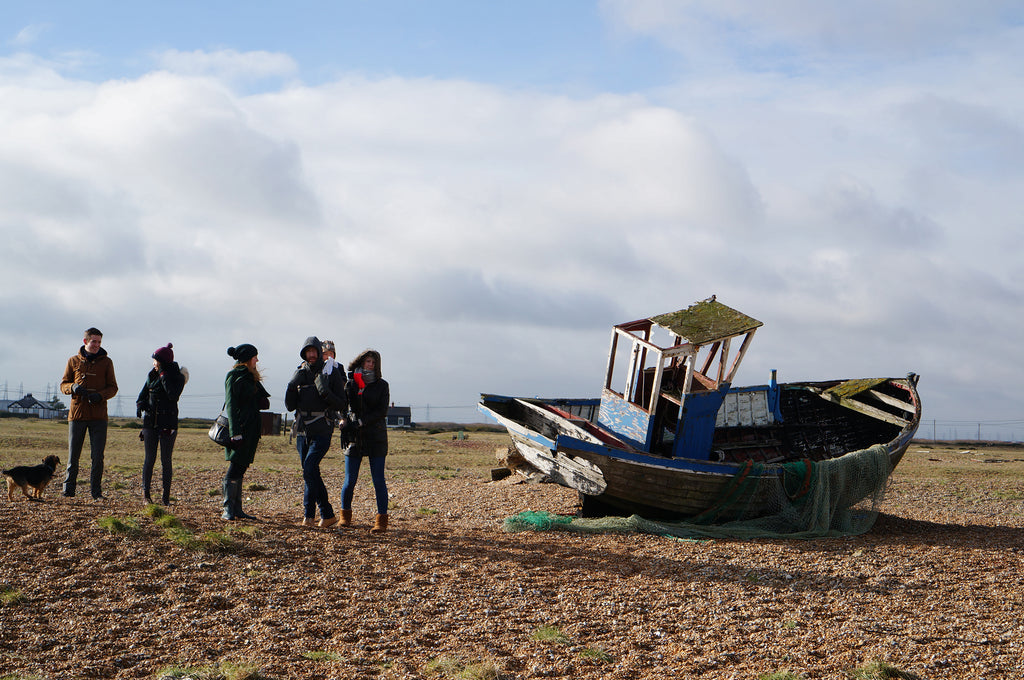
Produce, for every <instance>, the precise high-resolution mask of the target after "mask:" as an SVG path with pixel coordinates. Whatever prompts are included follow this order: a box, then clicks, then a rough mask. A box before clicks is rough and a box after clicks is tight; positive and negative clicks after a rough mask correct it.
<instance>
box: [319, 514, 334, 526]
mask: <svg viewBox="0 0 1024 680" xmlns="http://www.w3.org/2000/svg"><path fill="white" fill-rule="evenodd" d="M337 523H338V516H337V515H335V516H334V517H326V518H323V517H322V518H320V524H319V526H321V527H323V528H325V529H326V528H327V527H333V526H334V525H335V524H337Z"/></svg>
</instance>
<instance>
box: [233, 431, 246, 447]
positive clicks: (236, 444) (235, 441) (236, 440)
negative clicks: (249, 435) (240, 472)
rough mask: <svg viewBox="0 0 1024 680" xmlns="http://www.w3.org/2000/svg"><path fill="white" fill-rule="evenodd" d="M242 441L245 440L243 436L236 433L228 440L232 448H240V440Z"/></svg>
mask: <svg viewBox="0 0 1024 680" xmlns="http://www.w3.org/2000/svg"><path fill="white" fill-rule="evenodd" d="M244 441H245V438H243V437H242V435H240V434H236V435H235V436H234V437H232V438H231V442H230V443H231V448H233V449H237V448H241V446H242V442H244Z"/></svg>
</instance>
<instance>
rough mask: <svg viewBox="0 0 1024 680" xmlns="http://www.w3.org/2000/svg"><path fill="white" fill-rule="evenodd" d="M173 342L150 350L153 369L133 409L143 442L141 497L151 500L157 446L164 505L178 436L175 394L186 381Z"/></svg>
mask: <svg viewBox="0 0 1024 680" xmlns="http://www.w3.org/2000/svg"><path fill="white" fill-rule="evenodd" d="M173 347H174V345H172V344H171V343H167V346H166V347H160V348H159V349H157V350H156V351H155V352H153V355H152V356H153V369H152V370H151V371H150V372H149V375H148V376H146V383H145V384H144V385H143V386H142V391H141V392H139V398H138V399H136V400H135V413H136V415H138V417H140V418H142V431H141V432H140V433H139V438H140V439H141V440H142V442H143V448H144V450H145V458H144V459H143V461H142V497H143V498H144V499H145V501H146V502H147V503H152V502H153V499H152V497H151V496H150V491H149V490H150V487H151V485H152V482H153V468H154V466H155V465H156V449H157V445H159V446H160V467H161V470H162V473H163V475H162V476H163V491H164V493H163V496H162V498H161V500H162V501H163V504H164V505H169V504H170V502H171V453H172V452H173V451H174V440H175V439H176V438H177V436H178V397H180V396H181V391H182V390H183V389H184V388H185V383H187V382H188V370H187V369H182V368H179V367H178V362H176V361H175V360H174V350H173V349H172V348H173Z"/></svg>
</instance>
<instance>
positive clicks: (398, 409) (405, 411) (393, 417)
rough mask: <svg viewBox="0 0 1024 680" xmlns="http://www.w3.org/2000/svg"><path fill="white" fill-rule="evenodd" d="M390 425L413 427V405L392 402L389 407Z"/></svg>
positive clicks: (393, 426) (394, 426)
mask: <svg viewBox="0 0 1024 680" xmlns="http://www.w3.org/2000/svg"><path fill="white" fill-rule="evenodd" d="M387 422H388V427H392V428H396V427H403V428H408V427H412V407H411V406H395V405H394V404H392V405H391V406H390V407H388V420H387Z"/></svg>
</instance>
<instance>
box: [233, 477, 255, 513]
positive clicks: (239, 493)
mask: <svg viewBox="0 0 1024 680" xmlns="http://www.w3.org/2000/svg"><path fill="white" fill-rule="evenodd" d="M235 517H237V518H238V519H258V518H257V517H256V516H255V515H250V514H249V513H247V512H246V511H245V510H242V480H241V479H239V480H238V489H237V490H236V492H235Z"/></svg>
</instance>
